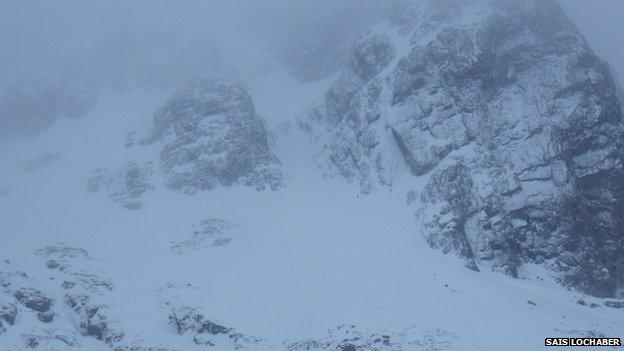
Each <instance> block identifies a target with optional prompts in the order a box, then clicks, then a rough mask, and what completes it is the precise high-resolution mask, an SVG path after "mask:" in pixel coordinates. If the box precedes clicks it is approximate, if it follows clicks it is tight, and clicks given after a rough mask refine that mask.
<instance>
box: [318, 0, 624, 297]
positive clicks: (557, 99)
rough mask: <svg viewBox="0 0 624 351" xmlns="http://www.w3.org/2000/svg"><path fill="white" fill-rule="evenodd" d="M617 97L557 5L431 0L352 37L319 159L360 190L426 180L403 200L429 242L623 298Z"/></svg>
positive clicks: (328, 108) (480, 262) (329, 96)
mask: <svg viewBox="0 0 624 351" xmlns="http://www.w3.org/2000/svg"><path fill="white" fill-rule="evenodd" d="M616 96H617V94H616V88H615V84H614V82H613V79H612V77H611V74H610V72H609V69H608V68H607V66H606V65H605V64H604V63H603V62H602V61H601V60H600V59H599V58H597V57H596V56H595V55H594V53H593V52H592V51H591V49H590V48H589V47H588V46H587V43H586V42H585V40H584V38H583V37H582V36H581V34H580V33H578V31H577V30H576V28H575V27H574V25H573V24H572V23H571V22H570V21H569V20H568V19H567V17H566V16H565V14H564V12H563V10H562V9H561V8H560V7H559V6H558V5H557V4H556V3H555V2H552V1H530V0H527V1H487V0H474V1H460V2H458V1H420V2H407V3H406V4H404V5H403V6H401V7H400V8H399V10H398V11H397V12H396V14H395V15H394V16H393V17H391V18H390V20H389V21H388V22H386V23H384V24H382V25H379V26H378V27H376V28H375V29H373V30H372V31H371V32H369V33H367V34H364V35H363V36H362V37H361V38H359V39H358V40H357V41H356V42H355V44H354V47H353V52H352V58H351V61H350V65H349V66H348V67H347V68H345V69H344V70H343V72H342V73H341V74H340V76H339V78H338V79H337V80H336V81H335V82H334V83H332V85H331V87H330V88H329V89H328V91H327V92H326V94H325V98H324V99H323V101H322V102H321V103H320V104H319V105H318V106H317V107H315V108H314V109H313V110H312V112H311V113H310V115H309V117H308V118H309V120H312V121H319V120H320V121H322V122H321V123H322V124H325V125H326V126H329V129H330V132H329V133H330V134H331V135H330V137H329V138H328V141H325V144H324V146H323V149H324V151H323V156H322V157H321V160H320V162H321V164H322V165H324V166H327V167H328V168H329V170H330V172H331V171H333V173H338V174H341V175H343V176H345V177H346V178H347V179H350V180H357V181H358V182H359V183H360V185H361V187H362V191H363V192H368V191H370V189H371V188H372V187H374V185H375V184H382V185H389V186H392V185H393V184H394V183H395V182H396V179H398V178H400V177H402V176H404V175H405V173H406V168H407V169H409V171H410V172H411V173H412V174H413V175H414V176H417V177H419V178H420V179H424V181H425V182H426V183H427V185H426V186H425V188H422V187H420V188H419V187H415V188H414V191H412V192H410V193H409V194H408V195H407V197H408V202H409V203H410V204H411V206H412V207H413V208H414V211H415V213H416V218H417V222H418V224H419V225H420V228H418V229H415V230H414V231H415V233H419V232H420V233H422V234H423V235H424V236H425V237H426V238H427V240H428V242H429V243H430V245H431V246H432V247H435V248H440V249H442V250H443V251H444V252H449V251H453V252H456V253H458V254H459V255H461V256H463V257H465V258H466V260H467V265H468V266H469V267H471V268H472V269H479V267H482V268H483V267H490V266H493V267H495V268H496V269H501V270H502V271H505V272H507V273H509V274H510V275H512V276H518V268H519V267H520V266H521V265H522V264H524V263H537V264H543V265H545V266H549V267H551V268H553V269H554V270H557V271H560V272H562V275H561V280H562V282H563V283H565V284H569V285H572V286H574V287H576V288H579V289H581V290H583V291H585V292H588V293H591V294H595V295H599V296H621V295H622V293H623V290H622V289H623V288H624V285H623V284H624V281H623V280H622V279H623V278H624V261H623V260H622V255H621V253H622V250H623V248H624V246H623V243H624V242H623V241H622V240H623V237H622V230H623V229H624V223H623V222H622V221H621V219H622V218H624V213H623V212H622V209H623V208H624V206H623V205H624V202H623V201H624V200H623V196H624V189H623V188H622V185H623V184H624V174H623V173H622V161H623V160H622V152H623V151H624V145H622V138H621V135H622V130H623V125H624V124H623V121H622V113H621V110H620V105H619V102H618V100H617V97H616ZM321 129H322V130H323V129H324V128H321ZM321 133H324V131H322V132H321Z"/></svg>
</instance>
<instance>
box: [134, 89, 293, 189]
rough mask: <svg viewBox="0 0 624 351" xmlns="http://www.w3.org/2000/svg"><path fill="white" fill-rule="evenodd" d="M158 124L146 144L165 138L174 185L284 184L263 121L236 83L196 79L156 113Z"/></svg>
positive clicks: (167, 170)
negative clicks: (196, 80)
mask: <svg viewBox="0 0 624 351" xmlns="http://www.w3.org/2000/svg"><path fill="white" fill-rule="evenodd" d="M154 124H155V129H154V132H153V134H152V135H151V136H150V137H149V138H147V139H146V140H144V141H143V143H144V144H147V143H153V142H157V141H159V142H162V143H163V149H162V151H161V165H162V167H163V169H164V172H165V178H166V184H167V186H168V187H169V188H171V189H173V190H178V191H182V192H184V193H188V194H193V193H195V192H197V191H201V190H210V189H213V188H215V187H217V186H231V185H234V184H240V185H245V186H251V187H254V188H257V189H265V188H270V189H275V188H277V187H278V186H280V185H281V184H282V174H281V171H280V170H279V168H278V167H277V166H278V164H279V161H278V160H277V158H276V157H275V156H274V155H273V154H272V153H271V150H270V148H269V141H268V136H267V130H266V127H265V123H264V121H263V120H262V119H260V117H258V115H257V114H256V111H255V108H254V106H253V103H252V101H251V97H250V96H249V94H248V93H247V92H246V91H245V90H244V89H243V88H242V87H241V86H240V85H238V84H235V83H233V82H231V81H229V80H223V79H210V80H202V81H199V82H196V83H192V84H190V85H189V86H187V87H186V88H184V89H181V90H180V91H178V92H177V93H176V94H175V95H174V96H173V97H172V98H170V99H169V101H168V102H167V104H166V105H165V106H163V107H162V108H161V109H160V110H159V111H158V112H157V113H156V114H155V116H154Z"/></svg>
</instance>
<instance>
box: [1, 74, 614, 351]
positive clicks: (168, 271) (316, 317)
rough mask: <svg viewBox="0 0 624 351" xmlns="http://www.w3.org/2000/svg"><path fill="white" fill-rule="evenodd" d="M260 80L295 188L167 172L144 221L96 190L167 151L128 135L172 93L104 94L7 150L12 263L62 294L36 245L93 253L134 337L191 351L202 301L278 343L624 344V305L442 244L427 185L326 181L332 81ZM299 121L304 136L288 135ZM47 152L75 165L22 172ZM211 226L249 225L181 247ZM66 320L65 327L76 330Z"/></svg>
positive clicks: (6, 341)
mask: <svg viewBox="0 0 624 351" xmlns="http://www.w3.org/2000/svg"><path fill="white" fill-rule="evenodd" d="M245 79H246V82H247V84H248V87H247V88H248V89H249V92H250V93H251V95H252V97H253V99H254V104H255V106H256V109H257V111H258V114H259V115H260V116H261V117H262V118H265V119H266V120H267V122H268V126H269V129H270V130H272V131H274V133H275V135H274V136H275V138H274V140H273V142H274V145H273V148H274V151H275V153H276V155H277V156H278V158H279V159H280V160H281V162H282V169H283V171H284V173H285V174H286V176H287V182H286V185H285V186H284V187H282V188H280V189H279V190H277V191H256V190H254V189H251V188H244V187H220V188H217V189H214V190H211V191H206V192H200V193H197V194H195V195H193V196H189V195H184V194H180V193H176V192H173V191H170V190H167V188H166V187H165V186H164V185H163V184H162V183H159V179H160V178H159V177H154V179H155V183H154V185H155V187H156V190H155V191H151V192H148V193H147V194H145V195H144V197H143V199H142V202H143V204H144V206H143V208H142V209H140V210H137V211H129V210H127V209H124V208H122V207H121V206H118V205H115V204H114V203H112V202H111V201H109V199H107V198H106V197H105V196H100V195H98V194H93V193H89V192H87V190H86V181H87V179H88V178H89V176H90V174H91V172H92V171H93V170H94V169H95V168H97V167H101V166H104V167H111V168H118V167H120V166H123V165H124V164H125V163H127V162H128V161H136V162H145V161H149V160H158V153H159V150H158V147H157V145H151V146H136V147H132V148H125V147H124V137H125V135H126V134H127V133H128V132H130V131H132V130H136V131H137V134H138V135H139V137H140V136H144V135H146V134H147V133H148V131H149V130H150V128H151V123H152V114H153V113H154V111H155V110H156V109H157V108H158V107H159V106H161V105H162V104H163V103H164V101H165V99H166V98H167V96H169V93H170V92H161V93H151V94H148V93H144V92H142V91H141V90H135V91H131V92H125V93H120V92H117V91H105V92H103V93H102V96H101V99H100V103H99V105H98V108H97V109H96V110H95V111H94V112H92V113H91V114H90V115H88V116H87V117H85V118H82V119H79V120H68V119H64V120H61V121H59V122H58V123H57V124H56V125H54V126H53V127H52V128H50V129H48V130H46V131H44V132H43V133H42V134H41V135H40V136H38V137H37V138H31V139H24V140H21V141H13V142H10V143H8V142H7V143H4V144H1V145H0V169H2V172H0V190H2V189H10V190H9V191H8V194H7V195H5V196H0V223H1V225H0V260H5V259H7V260H9V261H10V262H11V263H10V264H5V266H3V267H4V268H6V269H7V270H14V271H15V270H18V271H24V272H27V273H28V275H29V276H30V277H31V278H32V279H34V280H36V281H37V282H38V283H39V284H41V286H44V287H45V286H53V282H51V281H50V280H49V279H48V276H49V274H50V271H49V270H48V269H47V268H46V267H45V264H44V263H43V259H42V258H41V257H40V256H38V255H35V254H34V253H35V251H36V250H38V249H40V248H43V247H45V246H48V245H55V244H58V243H64V244H65V245H67V246H74V247H82V248H85V249H86V250H88V252H89V253H90V255H91V256H92V257H94V258H95V259H96V260H97V265H98V267H99V268H100V269H102V270H103V271H104V272H105V274H106V276H107V277H109V278H110V279H111V280H112V282H113V284H114V288H113V290H112V291H110V292H108V293H106V294H103V296H102V297H101V299H102V300H103V301H104V302H105V303H106V304H107V305H108V306H109V307H110V314H111V315H113V316H115V317H116V318H117V319H118V320H119V321H120V322H121V323H122V325H123V327H124V329H125V331H126V338H128V339H129V340H131V339H132V338H134V337H135V336H137V337H138V338H141V339H144V340H147V341H148V343H149V345H168V346H170V347H172V348H173V349H180V350H182V349H184V350H195V349H197V350H201V349H206V346H197V345H195V344H193V343H192V341H191V340H190V339H189V338H188V337H186V336H184V335H183V336H180V335H178V334H177V333H176V330H175V328H174V327H173V326H171V325H169V324H168V320H167V316H168V314H169V312H170V308H171V307H172V306H173V307H175V306H201V307H202V308H204V310H205V311H206V312H207V315H208V317H209V318H211V319H214V320H215V321H219V322H220V323H221V324H223V325H226V326H229V327H233V328H235V329H236V330H237V331H240V332H241V333H244V334H246V335H253V336H257V337H261V338H266V339H268V340H272V341H273V342H274V345H277V346H276V347H278V348H279V347H280V345H282V344H281V343H282V342H283V341H298V340H306V339H321V338H323V337H325V336H326V335H327V330H328V329H330V328H334V327H336V326H338V325H341V324H354V325H356V326H357V327H358V328H359V329H360V330H362V331H368V332H369V334H372V333H376V332H384V331H388V332H391V331H401V330H404V329H406V328H410V327H414V328H415V329H416V330H423V331H425V330H431V329H436V328H439V329H441V330H445V331H448V332H450V333H454V334H456V335H457V339H456V340H455V341H454V342H453V343H452V344H451V345H452V346H451V349H452V350H463V351H469V350H500V349H505V350H523V351H524V350H538V349H542V347H543V342H544V341H543V339H544V338H545V337H566V336H573V335H581V334H582V333H584V332H587V331H589V330H592V331H595V332H598V333H603V334H605V335H608V336H622V335H621V333H622V330H624V314H622V311H621V310H617V309H612V308H607V307H600V308H589V307H587V306H581V305H579V304H577V300H578V299H580V298H583V299H584V300H586V301H590V302H593V301H595V302H597V303H600V301H599V299H596V298H591V297H588V296H582V295H581V294H580V293H577V292H574V291H568V290H565V289H564V288H562V287H561V286H560V285H558V284H557V283H556V282H555V281H553V279H552V278H551V277H549V275H548V274H549V273H548V272H546V271H542V270H540V269H539V268H536V267H532V266H531V267H523V270H522V272H521V273H522V277H523V278H522V279H511V278H509V277H507V276H504V275H502V274H499V273H494V272H487V271H485V272H480V273H478V272H473V271H470V270H468V269H466V268H465V267H464V266H463V263H462V261H461V260H459V259H457V258H455V257H454V256H452V255H444V254H442V253H440V252H438V251H436V250H432V249H431V248H429V246H428V245H427V243H426V241H425V240H424V238H423V237H421V236H420V234H418V233H419V231H418V223H414V216H413V213H411V211H410V209H409V207H408V206H406V199H405V194H406V193H407V192H408V191H409V190H414V189H419V188H422V186H423V185H424V180H423V179H419V178H417V177H413V176H406V177H402V178H401V179H400V181H399V182H398V183H397V184H395V185H394V186H393V187H392V188H391V189H390V188H383V187H382V188H379V189H375V190H374V191H372V192H371V193H370V194H368V195H362V194H360V189H359V187H358V186H357V185H356V184H350V183H348V182H347V181H346V180H343V179H341V178H326V177H323V175H322V173H321V171H320V170H319V169H317V167H316V166H315V163H314V162H313V161H312V160H311V159H312V157H313V156H314V154H315V153H317V152H318V148H317V146H318V145H314V144H313V143H312V142H311V141H310V139H309V136H308V135H307V134H306V133H305V132H304V131H301V130H300V129H299V128H297V126H296V121H295V120H294V118H295V116H296V115H297V112H298V109H299V108H302V107H305V106H308V105H309V104H310V103H312V102H313V101H314V100H315V99H316V98H317V97H319V96H321V95H322V92H323V91H324V90H325V89H326V88H327V85H328V84H329V82H330V81H331V80H332V79H331V78H328V79H327V80H324V81H321V82H316V83H311V84H302V83H297V82H296V81H295V80H293V79H292V78H290V77H289V76H288V75H287V74H285V73H283V72H282V71H281V70H280V69H278V68H275V66H273V67H269V68H268V69H263V70H261V71H256V73H254V76H249V77H245ZM284 122H286V123H287V124H288V123H290V124H291V125H292V128H290V130H289V131H284V132H279V130H285V129H283V128H280V126H283V125H284ZM45 153H58V154H59V155H60V156H61V158H60V160H58V161H56V162H53V163H51V164H49V165H47V166H46V167H43V168H41V169H38V170H36V171H34V172H27V171H26V170H24V169H22V168H20V164H22V163H24V162H28V161H30V160H32V159H36V158H38V157H40V156H41V155H42V154H45ZM206 218H219V219H222V220H225V221H227V222H229V223H232V224H233V225H234V226H235V227H234V229H232V230H231V236H232V241H231V242H230V243H229V244H228V245H225V246H219V247H206V248H202V249H200V250H196V251H189V252H185V253H184V254H178V253H175V252H172V251H171V250H170V246H171V242H173V241H182V240H186V239H188V238H189V237H190V235H191V226H192V225H193V224H195V223H198V222H200V221H202V220H203V219H206ZM50 289H52V288H50ZM528 301H531V302H533V303H534V304H530V303H528ZM167 302H168V303H169V305H167V304H166V303H167ZM58 304H59V305H60V303H58ZM25 316H26V315H25ZM64 318H65V317H63V316H59V317H57V318H56V319H55V321H54V322H53V323H52V324H50V327H53V326H55V325H64V326H66V325H67V324H62V323H64ZM38 323H39V322H38V321H37V320H35V319H32V320H31V319H29V318H26V317H23V318H21V319H18V321H17V323H16V326H14V327H10V328H8V331H7V332H6V333H5V334H3V335H1V336H0V349H3V350H4V349H5V348H4V346H1V345H8V346H7V347H11V346H12V345H21V344H22V342H21V341H20V335H21V334H22V333H27V332H28V330H30V329H31V328H35V325H36V324H38ZM618 333H619V334H620V335H618ZM88 339H89V338H85V339H84V340H85V341H84V342H81V344H82V347H83V349H84V350H98V349H103V350H104V349H107V348H106V347H107V346H106V345H105V344H104V343H102V342H100V341H97V340H95V339H90V340H88ZM81 341H82V339H81ZM219 348H220V347H217V348H216V349H219ZM258 349H263V346H258Z"/></svg>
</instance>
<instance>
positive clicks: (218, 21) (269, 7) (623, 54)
mask: <svg viewBox="0 0 624 351" xmlns="http://www.w3.org/2000/svg"><path fill="white" fill-rule="evenodd" d="M354 1H355V0H335V1H329V0H315V1H312V2H310V1H296V0H295V1H293V0H204V1H201V0H188V1H181V2H173V1H167V0H151V1H143V0H141V1H104V0H90V1H81V0H62V1H31V0H23V1H19V0H0V66H1V67H3V68H4V69H0V74H2V73H6V69H7V68H9V67H10V70H13V71H15V68H16V65H20V64H21V65H31V66H37V65H39V63H41V62H43V63H51V62H53V61H54V60H55V59H56V60H60V61H66V60H67V59H68V58H76V57H79V56H80V55H84V54H85V53H86V52H88V49H89V48H90V47H91V46H92V44H93V43H92V42H93V40H97V39H98V38H99V37H101V36H103V35H104V33H111V32H112V33H115V32H116V31H121V32H123V31H124V30H129V31H134V32H139V33H141V32H148V31H154V30H155V29H159V30H164V31H166V30H167V29H171V28H175V30H176V31H179V32H181V33H187V32H195V33H198V32H210V33H211V35H212V36H213V37H214V39H216V40H223V41H226V42H227V39H228V38H227V36H228V35H232V34H231V33H233V31H232V29H233V28H237V27H240V25H241V23H242V22H246V23H247V22H249V20H250V19H252V20H253V21H255V22H258V23H256V24H261V25H262V24H267V23H271V22H274V20H276V19H277V18H278V17H279V18H281V19H282V20H283V19H284V18H288V17H296V16H293V12H297V11H299V13H301V12H303V13H309V12H311V11H312V10H311V8H319V7H322V5H323V4H327V3H330V4H332V6H336V5H335V4H344V3H349V2H354ZM367 1H368V0H367ZM380 1H381V0H380ZM559 1H560V3H561V4H562V5H563V6H564V8H565V9H566V10H567V12H568V14H569V15H570V17H571V18H572V19H573V20H574V22H575V23H577V25H578V27H579V28H580V30H581V32H582V33H583V34H584V35H585V36H586V37H587V39H588V40H589V42H590V44H591V46H592V47H593V48H594V49H595V51H596V52H597V53H598V54H599V55H600V56H601V57H602V58H603V59H605V60H606V61H607V62H609V64H610V65H611V66H612V68H613V69H614V71H615V72H616V73H617V74H618V76H619V77H624V45H623V44H622V41H623V38H624V21H622V20H621V16H622V14H624V1H623V0H599V1H587V0H559ZM319 4H320V5H319ZM302 9H304V10H303V11H302ZM239 34H240V32H239Z"/></svg>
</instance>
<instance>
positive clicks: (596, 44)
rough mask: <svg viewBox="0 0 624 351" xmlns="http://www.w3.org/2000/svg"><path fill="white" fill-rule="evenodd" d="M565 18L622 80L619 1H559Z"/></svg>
mask: <svg viewBox="0 0 624 351" xmlns="http://www.w3.org/2000/svg"><path fill="white" fill-rule="evenodd" d="M560 3H561V4H562V5H563V7H564V8H565V9H566V11H567V12H568V16H570V18H571V19H572V21H574V22H575V23H576V25H577V26H578V28H579V30H580V31H581V33H583V35H584V36H585V38H587V40H588V41H589V44H590V46H591V47H592V48H593V49H594V51H595V52H596V53H597V54H598V55H599V56H600V57H601V58H602V59H603V60H605V61H607V62H608V63H609V65H610V66H611V68H612V69H613V71H614V72H615V73H616V74H617V76H618V77H619V78H620V79H619V80H620V82H621V77H624V45H623V41H622V40H623V38H624V21H622V14H624V2H623V1H621V0H601V1H584V0H560Z"/></svg>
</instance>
